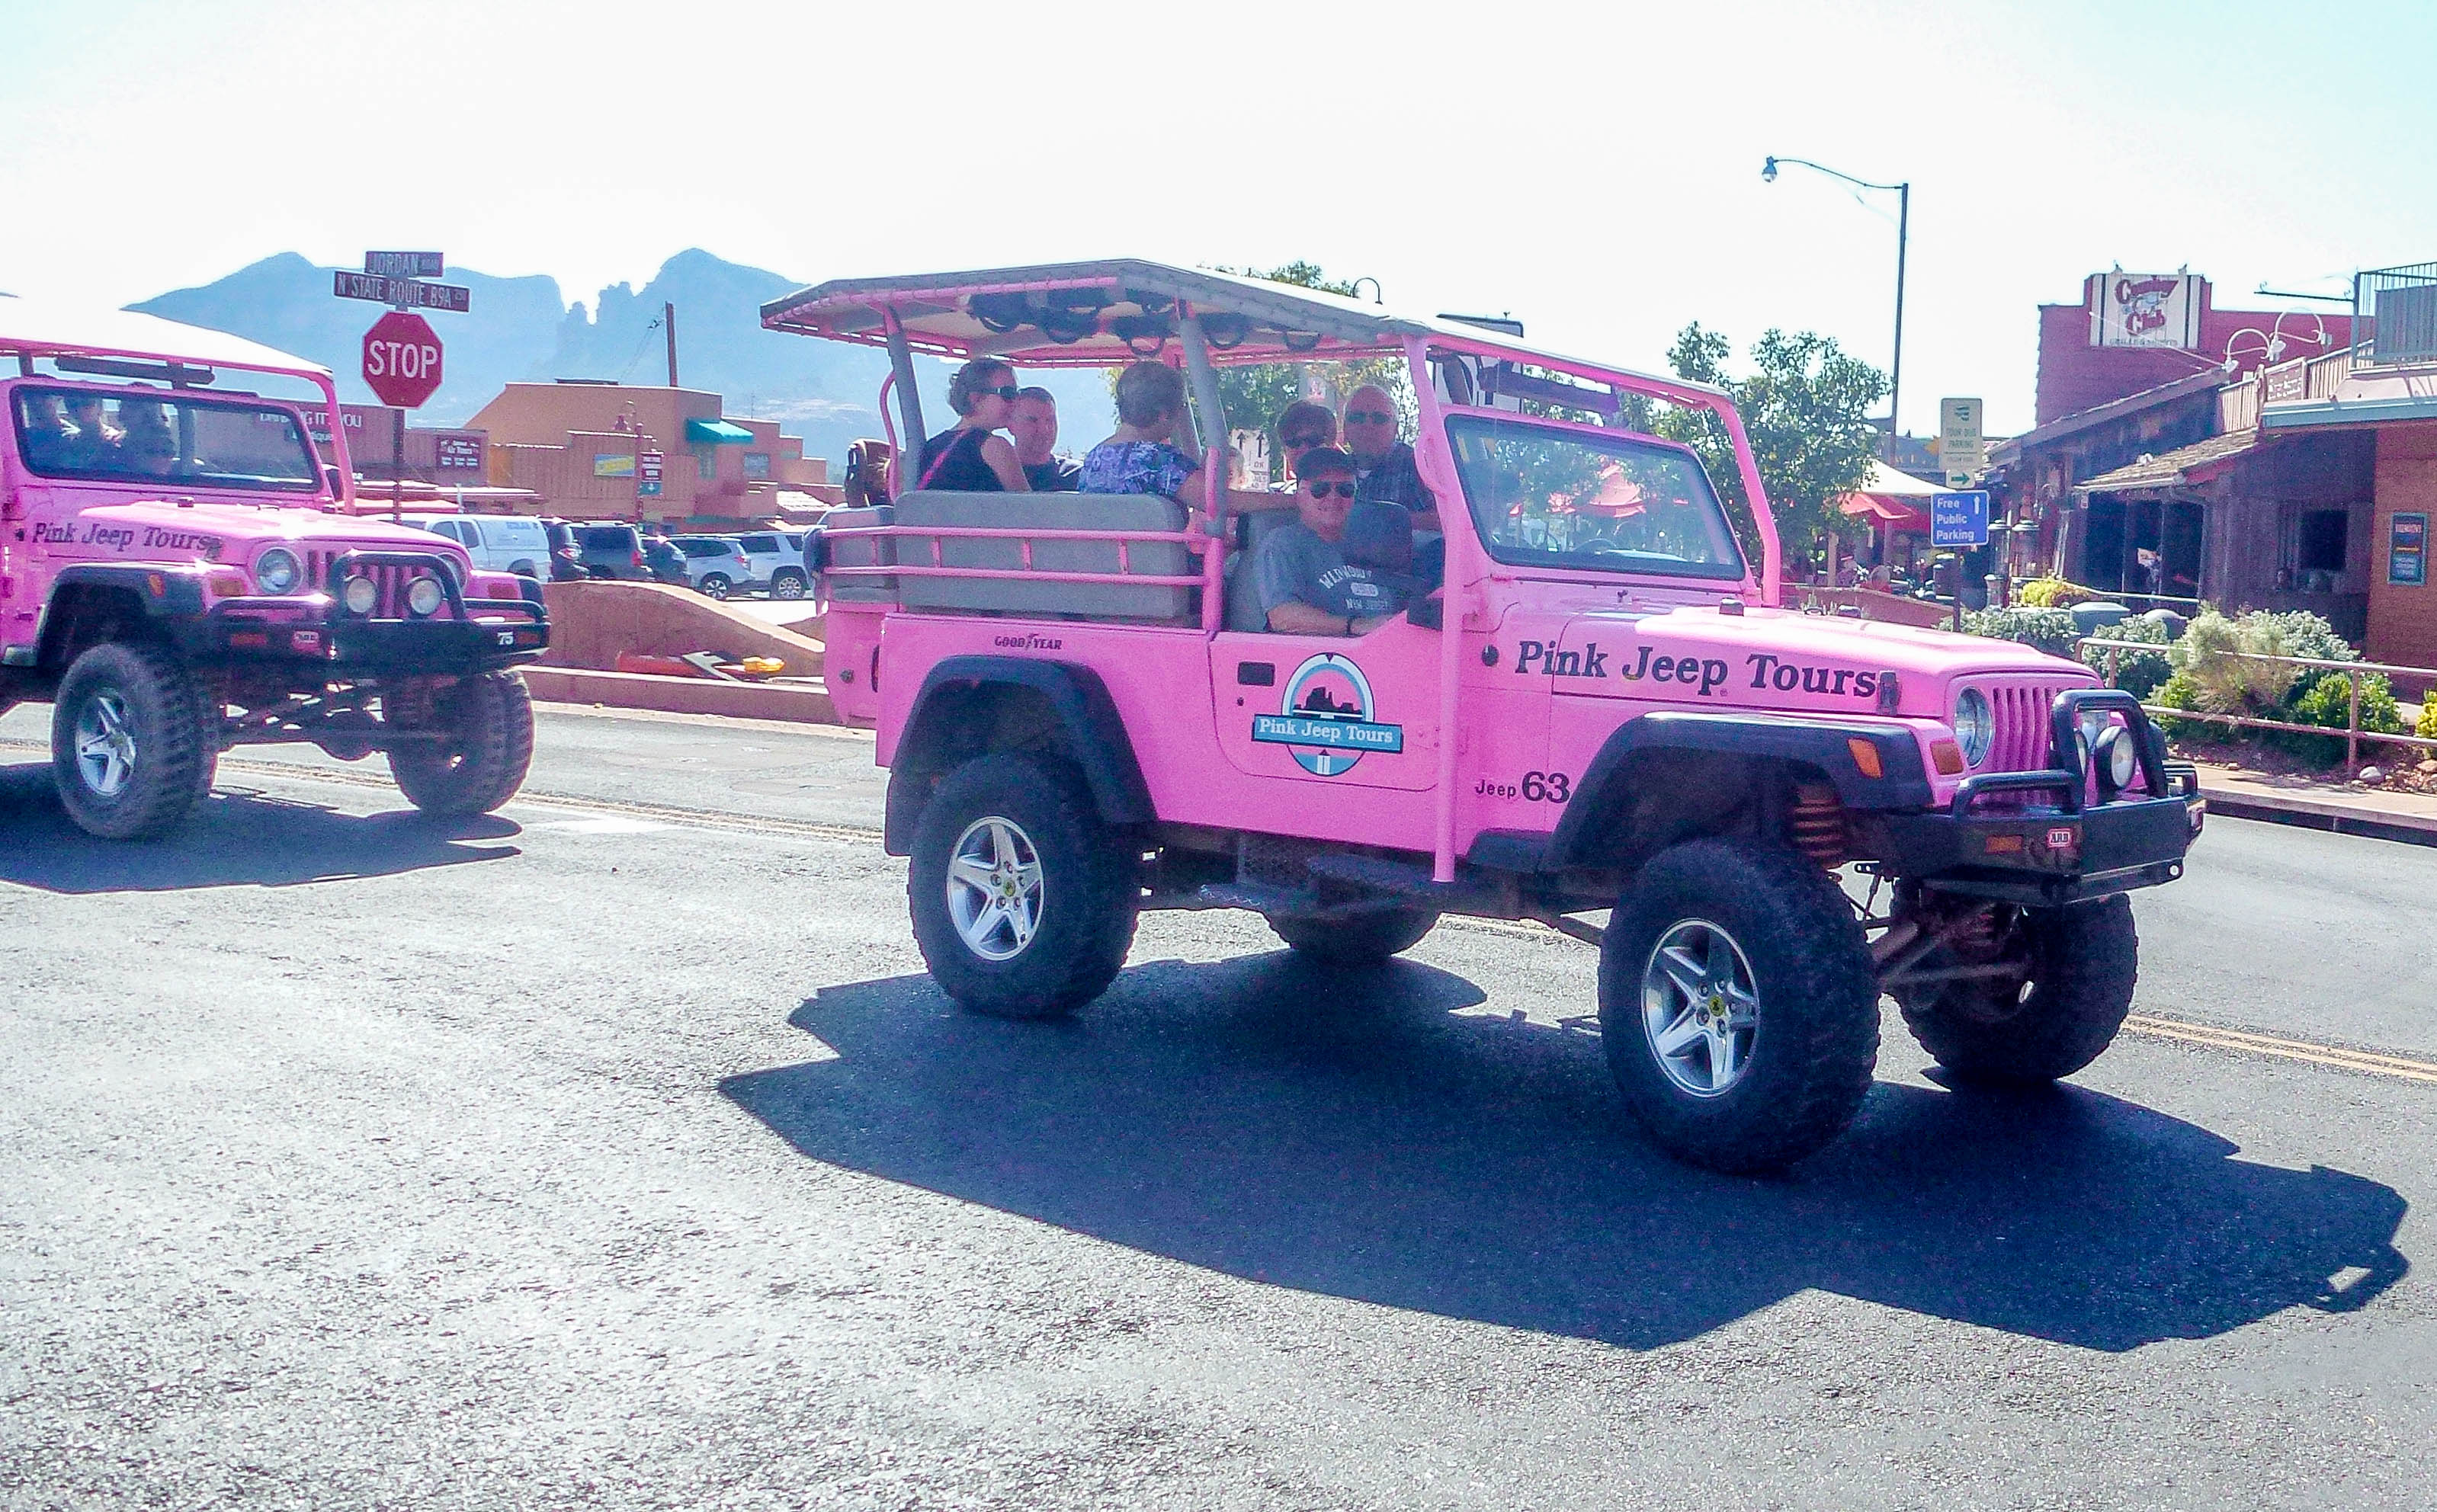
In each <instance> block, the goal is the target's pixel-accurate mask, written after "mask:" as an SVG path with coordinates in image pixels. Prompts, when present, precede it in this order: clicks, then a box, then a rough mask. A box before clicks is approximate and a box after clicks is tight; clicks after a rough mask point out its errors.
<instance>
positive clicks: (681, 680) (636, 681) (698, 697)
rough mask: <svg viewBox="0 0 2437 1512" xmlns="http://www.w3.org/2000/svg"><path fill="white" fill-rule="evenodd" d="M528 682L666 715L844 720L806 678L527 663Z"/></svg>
mask: <svg viewBox="0 0 2437 1512" xmlns="http://www.w3.org/2000/svg"><path fill="white" fill-rule="evenodd" d="M524 679H525V686H526V687H528V688H530V689H531V690H532V692H533V696H534V697H535V698H537V699H541V700H544V701H546V702H549V703H552V704H602V705H604V706H605V707H609V708H622V709H656V710H658V711H659V712H661V713H664V714H721V715H727V716H729V717H731V718H736V719H747V720H781V721H790V722H794V723H798V724H842V723H845V722H846V721H843V720H840V719H839V718H838V713H837V707H836V705H835V704H832V703H831V702H830V695H829V689H828V688H826V687H824V686H821V685H820V684H819V683H818V682H816V681H813V680H810V679H807V680H806V681H804V682H800V683H722V682H717V681H714V680H712V679H710V678H707V677H652V676H647V675H644V674H641V673H637V672H595V671H587V670H583V669H577V668H572V667H527V668H525V669H524Z"/></svg>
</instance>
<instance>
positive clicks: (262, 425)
mask: <svg viewBox="0 0 2437 1512" xmlns="http://www.w3.org/2000/svg"><path fill="white" fill-rule="evenodd" d="M9 410H10V418H11V419H12V420H13V421H14V422H15V425H16V432H17V455H18V456H20V457H22V458H24V459H25V462H26V470H27V471H28V472H31V473H34V474H36V475H37V476H40V477H43V478H79V479H85V480H90V481H98V482H113V483H139V484H153V483H168V484H175V485H176V486H177V487H179V488H181V489H190V488H229V489H249V490H256V491H259V490H265V489H269V490H272V491H275V492H279V493H289V494H312V493H318V492H320V491H321V487H322V478H321V470H320V469H319V467H317V466H316V465H315V462H314V455H313V449H312V447H311V445H310V444H309V443H307V441H306V439H305V431H304V427H303V426H300V425H299V424H298V423H297V420H296V416H295V413H294V412H293V411H291V410H289V409H285V408H280V407H279V406H277V405H272V404H264V403H259V402H253V403H249V402H247V401H244V400H239V399H235V398H228V399H206V398H202V397H200V396H198V395H195V394H192V393H188V392H186V391H183V390H179V391H162V390H151V389H83V388H69V387H65V386H61V387H51V386H48V385H31V384H28V385H21V386H20V387H19V388H18V389H17V391H16V392H15V395H14V402H13V403H12V404H10V406H9Z"/></svg>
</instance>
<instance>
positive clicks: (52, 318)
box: [0, 294, 330, 382]
mask: <svg viewBox="0 0 2437 1512" xmlns="http://www.w3.org/2000/svg"><path fill="white" fill-rule="evenodd" d="M60 356H90V357H105V358H108V357H119V358H128V359H132V360H137V361H151V362H163V361H176V362H178V363H180V364H184V365H191V366H194V367H202V368H242V369H244V370H246V371H248V372H252V373H280V374H291V375H293V376H295V377H300V378H310V379H314V380H316V381H317V382H322V381H326V380H327V379H328V378H329V376H330V370H329V369H327V368H324V367H323V366H322V365H321V364H319V363H316V362H308V361H307V360H306V359H305V358H303V357H300V356H292V355H291V354H289V353H286V352H282V351H280V350H279V349H277V348H276V347H268V346H263V345H261V344H260V343H258V342H254V341H249V340H247V339H244V338H243V337H237V336H230V335H229V334H227V333H226V332H224V331H207V330H205V329H203V328H202V326H200V325H182V324H180V323H179V322H176V321H165V320H163V319H161V318H160V317H159V316H157V315H139V314H137V313H136V312H135V311H133V310H109V309H89V308H78V307H72V306H67V305H58V304H48V303H45V302H42V301H36V300H29V299H22V298H19V297H17V296H15V295H10V294H0V358H8V357H15V358H17V359H18V360H19V363H20V365H21V366H22V365H24V364H26V363H30V362H31V361H32V359H34V358H35V357H60ZM7 375H8V374H6V373H5V372H0V377H5V376H7ZM197 381H200V382H209V381H210V380H209V379H208V378H207V377H206V378H199V379H198V380H197Z"/></svg>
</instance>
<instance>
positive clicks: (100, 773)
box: [76, 693, 135, 798]
mask: <svg viewBox="0 0 2437 1512" xmlns="http://www.w3.org/2000/svg"><path fill="white" fill-rule="evenodd" d="M76 761H77V775H78V776H79V777H81V778H83V779H84V786H85V791H88V792H90V793H92V794H93V795H94V796H95V797H96V798H115V797H117V796H118V795H119V794H120V793H122V792H124V791H127V785H128V784H129V783H130V782H132V781H133V780H134V779H135V731H134V730H133V728H131V726H130V724H129V722H128V719H127V700H126V699H125V698H123V697H121V696H120V695H118V694H116V693H96V694H95V695H94V696H93V697H91V698H89V699H86V700H85V701H84V707H83V708H82V709H80V710H79V711H78V713H77V726H76Z"/></svg>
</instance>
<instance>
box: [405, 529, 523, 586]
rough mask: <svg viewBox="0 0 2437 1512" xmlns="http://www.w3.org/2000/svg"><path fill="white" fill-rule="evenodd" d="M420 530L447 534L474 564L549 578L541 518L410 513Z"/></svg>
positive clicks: (495, 570) (492, 569)
mask: <svg viewBox="0 0 2437 1512" xmlns="http://www.w3.org/2000/svg"><path fill="white" fill-rule="evenodd" d="M405 518H406V523H407V524H409V525H412V526H413V527H414V528H415V529H417V530H430V532H431V533H432V534H434V535H445V536H447V538H448V539H449V540H451V541H454V542H456V543H457V544H458V545H460V546H462V547H465V550H466V553H467V554H468V555H470V556H472V557H473V559H474V565H476V566H478V567H482V568H486V569H488V570H490V571H493V572H514V573H516V574H517V575H519V576H521V577H527V578H538V579H542V580H544V581H547V580H548V579H549V577H550V532H549V531H548V530H544V529H543V528H542V523H541V521H539V520H531V519H526V518H525V517H523V516H522V515H517V514H409V515H407V516H406V517H405Z"/></svg>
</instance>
